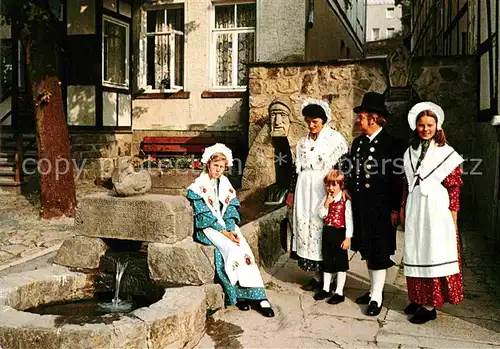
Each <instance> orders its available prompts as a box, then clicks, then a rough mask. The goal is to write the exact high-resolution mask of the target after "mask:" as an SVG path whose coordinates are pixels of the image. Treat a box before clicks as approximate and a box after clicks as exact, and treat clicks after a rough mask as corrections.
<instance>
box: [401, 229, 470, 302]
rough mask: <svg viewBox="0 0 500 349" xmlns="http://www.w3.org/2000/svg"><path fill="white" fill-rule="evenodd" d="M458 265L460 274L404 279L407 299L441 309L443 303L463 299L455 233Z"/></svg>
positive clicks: (460, 261) (459, 259)
mask: <svg viewBox="0 0 500 349" xmlns="http://www.w3.org/2000/svg"><path fill="white" fill-rule="evenodd" d="M457 249H458V265H459V267H460V272H459V273H458V274H453V275H450V276H443V277H439V278H416V277H408V276H407V277H406V286H407V288H408V299H409V300H410V302H412V303H417V304H421V305H428V306H434V307H442V306H443V304H444V303H450V304H458V303H459V302H460V301H461V300H462V299H463V298H464V292H463V280H462V258H461V257H460V243H459V237H458V232H457Z"/></svg>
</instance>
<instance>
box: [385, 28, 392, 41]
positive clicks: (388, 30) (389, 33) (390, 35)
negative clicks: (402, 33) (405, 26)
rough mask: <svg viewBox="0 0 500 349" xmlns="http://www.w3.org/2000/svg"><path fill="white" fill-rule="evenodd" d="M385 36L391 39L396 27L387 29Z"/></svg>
mask: <svg viewBox="0 0 500 349" xmlns="http://www.w3.org/2000/svg"><path fill="white" fill-rule="evenodd" d="M385 36H386V38H387V39H390V38H392V37H393V36H394V28H387V29H386V30H385Z"/></svg>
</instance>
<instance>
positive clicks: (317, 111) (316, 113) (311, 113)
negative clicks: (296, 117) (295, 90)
mask: <svg viewBox="0 0 500 349" xmlns="http://www.w3.org/2000/svg"><path fill="white" fill-rule="evenodd" d="M302 115H303V116H304V118H306V117H311V118H320V119H321V120H323V125H324V124H326V122H327V121H328V118H327V117H326V113H325V110H324V109H323V108H322V107H321V106H320V105H318V104H309V105H306V106H305V107H304V109H302Z"/></svg>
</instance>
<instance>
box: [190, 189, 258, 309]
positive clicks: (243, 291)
mask: <svg viewBox="0 0 500 349" xmlns="http://www.w3.org/2000/svg"><path fill="white" fill-rule="evenodd" d="M186 197H187V199H188V200H189V202H190V203H191V206H192V208H193V213H194V225H195V232H194V238H195V239H196V240H197V241H199V242H201V243H202V244H205V245H211V246H215V245H214V244H213V243H212V242H211V241H210V239H209V238H208V237H207V236H206V235H205V233H204V232H203V230H204V229H207V228H212V229H215V230H217V231H218V232H221V231H222V230H227V231H235V229H236V224H237V223H239V222H240V215H239V212H238V208H239V207H240V203H239V201H238V198H236V197H234V198H233V199H232V200H231V201H230V202H229V203H228V205H227V208H226V210H225V211H224V214H223V217H222V218H223V220H224V223H225V227H224V226H222V225H221V224H220V223H219V222H218V219H217V217H216V216H215V215H214V213H213V212H212V210H210V208H209V207H208V205H207V204H206V202H205V201H204V200H203V198H202V197H201V196H200V195H198V194H196V193H195V192H193V191H192V190H190V189H189V190H188V192H187V195H186ZM221 234H222V233H221ZM241 238H242V237H240V239H241ZM252 258H253V256H252ZM236 266H237V265H236ZM224 268H225V264H224V257H223V255H222V253H221V252H220V251H219V249H218V248H217V247H216V248H215V271H216V279H218V281H219V282H220V283H221V284H222V287H223V289H224V293H225V295H226V304H231V305H232V304H236V302H237V300H238V299H249V300H262V299H266V292H265V289H264V288H263V287H242V286H240V285H239V283H238V282H237V283H236V284H235V285H232V284H231V282H230V281H229V278H228V276H227V274H226V272H225V269H224Z"/></svg>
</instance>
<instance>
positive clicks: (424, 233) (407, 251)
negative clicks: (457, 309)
mask: <svg viewBox="0 0 500 349" xmlns="http://www.w3.org/2000/svg"><path fill="white" fill-rule="evenodd" d="M420 153H421V145H420V146H419V148H418V149H416V150H414V149H413V148H412V147H410V148H408V150H407V151H406V153H405V155H404V165H405V173H406V178H407V180H408V198H407V200H406V210H405V212H406V217H405V247H404V257H403V258H404V259H403V264H404V274H405V276H410V277H421V278H435V277H443V276H448V275H453V274H457V273H458V272H459V265H458V248H457V238H456V236H457V235H456V228H455V224H454V223H453V217H452V215H451V212H450V210H449V208H448V207H449V204H450V202H449V196H448V190H447V189H446V188H445V187H444V186H443V185H442V182H443V180H444V179H445V178H446V177H447V176H448V175H449V174H450V173H451V172H452V171H453V170H454V169H455V168H456V167H457V166H458V165H460V164H461V163H462V162H463V158H462V157H461V156H460V155H459V154H458V153H457V152H456V151H455V150H454V149H453V148H452V147H450V146H449V145H444V146H442V147H438V146H437V145H436V144H435V143H434V142H433V141H432V143H431V144H430V145H429V149H428V150H427V154H426V155H425V157H424V160H423V161H422V163H421V165H420V167H419V168H418V169H417V170H416V172H415V168H416V164H417V161H418V158H419V156H420ZM417 176H419V177H420V183H419V185H416V181H417Z"/></svg>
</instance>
